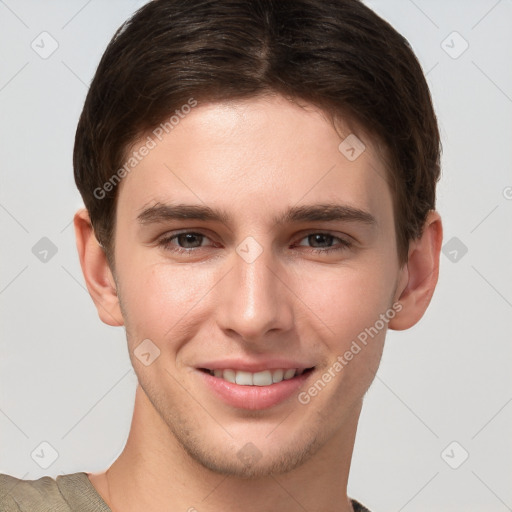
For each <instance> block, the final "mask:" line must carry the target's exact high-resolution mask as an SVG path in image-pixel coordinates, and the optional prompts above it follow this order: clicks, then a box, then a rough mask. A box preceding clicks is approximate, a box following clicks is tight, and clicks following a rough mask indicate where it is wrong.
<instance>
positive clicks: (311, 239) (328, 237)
mask: <svg viewBox="0 0 512 512" xmlns="http://www.w3.org/2000/svg"><path fill="white" fill-rule="evenodd" d="M301 240H307V241H308V243H310V244H312V245H313V247H312V250H311V252H313V253H315V254H322V253H323V254H325V253H329V252H334V251H343V250H346V249H348V248H350V247H351V246H352V242H350V241H348V240H347V239H345V238H340V237H338V236H335V235H332V234H330V233H310V234H308V235H307V236H305V237H304V238H302V239H301ZM335 241H337V242H338V244H337V245H334V246H333V245H331V244H332V243H333V242H335ZM316 244H319V245H320V247H318V246H316V247H315V245H316ZM299 246H301V247H303V244H299ZM322 246H323V248H322Z"/></svg>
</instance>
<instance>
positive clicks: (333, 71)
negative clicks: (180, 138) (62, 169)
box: [73, 0, 441, 264]
mask: <svg viewBox="0 0 512 512" xmlns="http://www.w3.org/2000/svg"><path fill="white" fill-rule="evenodd" d="M262 94H281V95H283V96H285V97H288V98H290V99H295V100H302V101H305V102H307V103H310V104H313V105H315V106H317V107H319V108H321V109H322V111H324V112H325V113H327V114H328V115H329V116H332V117H333V118H335V117H337V116H339V117H340V118H345V119H349V120H351V121H352V122H354V123H356V124H357V125H358V126H360V127H362V129H363V130H364V131H365V132H368V133H370V134H372V135H373V137H375V140H377V141H379V142H380V143H381V144H383V147H384V148H385V150H386V154H387V155H388V156H387V167H388V169H389V171H388V174H389V176H387V178H388V181H389V183H390V186H391V190H392V194H393V201H394V214H395V229H396V234H397V251H398V258H399V261H400V263H402V264H403V263H405V262H406V261H407V254H408V247H409V242H410V241H411V240H413V239H415V238H417V237H419V236H420V235H421V233H422V228H423V225H424V222H425V219H426V216H427V214H428V211H429V210H431V209H434V207H435V195H436V183H437V181H438V179H439V175H440V153H441V143H440V138H439V130H438V126H437V120H436V116H435V113H434V109H433V106H432V100H431V97H430V92H429V89H428V85H427V83H426V80H425V77H424V75H423V72H422V69H421V66H420V64H419V62H418V60H417V59H416V57H415V55H414V53H413V51H412V49H411V47H410V45H409V43H408V42H407V40H406V39H405V38H404V37H402V36H401V35H400V34H399V33H398V32H397V31H396V30H395V29H394V28H393V27H391V25H389V24H388V23H387V22H386V21H385V20H383V19H382V18H380V17H379V16H378V15H377V14H375V13H374V12H373V11H372V10H371V9H369V8H368V7H366V6H365V5H364V4H363V3H362V2H360V1H359V0H153V1H150V2H149V3H148V4H146V5H144V6H143V7H142V8H141V9H139V10H138V11H137V12H136V13H135V14H134V15H133V16H132V17H131V18H130V19H129V20H127V21H126V22H125V23H124V24H123V25H122V26H121V27H120V28H119V29H118V30H117V32H116V33H115V34H114V36H113V38H112V40H111V41H110V43H109V45H108V47H107V48H106V50H105V53H104V54H103V57H102V59H101V61H100V63H99V66H98V68H97V70H96V73H95V76H94V78H93V80H92V83H91V86H90V88H89V92H88V94H87V98H86V100H85V104H84V108H83V111H82V114H81V116H80V120H79V123H78V127H77V131H76V137H75V147H74V154H73V166H74V173H75V181H76V184H77V186H78V189H79V190H80V193H81V195H82V198H83V200H84V203H85V206H86V208H87V210H88V211H89V214H90V217H91V222H92V225H93V226H94V230H95V234H96V237H97V239H98V241H99V242H100V243H101V244H102V245H103V246H104V248H105V250H106V253H107V256H109V260H110V261H111V262H112V261H113V257H112V256H113V246H114V240H113V233H114V226H115V210H116V198H117V194H116V191H117V187H115V186H108V187H104V185H105V184H106V183H109V182H110V183H111V184H112V177H113V176H115V175H116V172H118V171H119V170H120V169H121V167H122V166H123V163H124V162H125V158H126V152H127V149H128V148H129V147H130V146H131V145H132V144H133V143H135V142H136V141H137V140H138V139H139V138H140V137H142V136H143V135H144V134H147V133H148V131H149V130H153V129H154V128H155V127H157V126H159V125H161V124H162V123H163V122H164V121H165V120H166V119H168V118H169V116H171V115H172V114H173V112H175V111H176V109H179V108H180V107H181V106H183V105H185V104H187V102H189V101H190V99H191V98H194V101H198V102H201V101H205V102H211V101H223V100H232V99H244V98H250V97H255V96H258V95H262ZM117 176H118V177H120V176H121V175H120V174H119V172H118V174H117ZM114 185H115V184H114ZM98 190H101V195H100V194H98V192H97V191H98ZM98 196H100V197H98Z"/></svg>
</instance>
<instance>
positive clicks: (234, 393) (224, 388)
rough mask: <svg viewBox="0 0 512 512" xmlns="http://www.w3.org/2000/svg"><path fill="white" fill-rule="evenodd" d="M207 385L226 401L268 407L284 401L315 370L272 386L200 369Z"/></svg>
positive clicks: (240, 406) (243, 407)
mask: <svg viewBox="0 0 512 512" xmlns="http://www.w3.org/2000/svg"><path fill="white" fill-rule="evenodd" d="M198 372H199V373H200V374H201V376H202V378H203V379H204V381H205V383H206V385H207V386H208V387H209V388H210V389H211V390H212V391H213V392H214V393H215V394H216V395H217V396H218V397H219V398H220V399H221V400H223V401H224V402H226V403H227V404H228V405H231V406H233V407H237V408H240V409H248V410H252V411H255V410H260V409H268V408H269V407H273V406H275V405H277V404H279V403H281V402H284V401H285V400H287V399H288V398H290V397H291V396H293V395H294V394H297V392H298V390H299V389H300V388H301V387H302V386H303V384H304V382H305V381H306V380H307V379H308V378H309V376H310V375H311V374H312V373H313V371H311V370H310V371H308V372H306V373H303V374H302V375H297V376H296V377H293V378H292V379H288V380H282V381H281V382H278V383H276V384H271V385H270V386H241V385H240V384H233V383H232V382H228V381H227V380H224V379H221V378H220V377H214V376H213V375H210V374H209V373H206V372H203V371H201V370H198Z"/></svg>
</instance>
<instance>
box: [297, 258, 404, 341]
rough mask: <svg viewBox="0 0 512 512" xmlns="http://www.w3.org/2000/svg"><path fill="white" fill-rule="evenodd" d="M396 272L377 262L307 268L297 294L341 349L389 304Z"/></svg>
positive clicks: (372, 322)
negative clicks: (352, 265) (315, 268)
mask: <svg viewBox="0 0 512 512" xmlns="http://www.w3.org/2000/svg"><path fill="white" fill-rule="evenodd" d="M394 279H395V275H394V274H393V272H392V269H387V268H383V267H382V266H381V267H380V268H379V265H378V264H377V262H372V264H368V265H366V266H364V267H360V266H358V267H357V268H356V267H353V268H349V267H340V268H337V269H334V268H330V269H326V268H324V269H322V270H321V271H316V272H308V280H307V282H305V281H302V284H301V286H300V292H299V294H300V297H301V299H302V301H303V303H304V304H305V306H307V308H309V309H310V310H311V312H312V313H313V315H314V316H316V317H317V318H318V321H317V322H316V323H317V324H318V325H319V328H320V329H322V331H321V332H325V338H324V339H325V340H329V341H328V343H329V344H332V345H333V348H335V347H337V348H339V349H342V348H343V347H344V346H345V345H346V344H347V343H348V344H350V341H351V340H353V339H355V338H357V336H358V335H359V333H360V332H362V331H364V329H366V328H369V327H371V326H373V325H374V324H375V322H376V321H377V320H378V319H379V318H380V317H379V315H380V314H381V313H385V311H386V310H387V309H388V308H389V307H390V306H391V304H390V302H389V300H390V297H391V295H392V292H393V290H394Z"/></svg>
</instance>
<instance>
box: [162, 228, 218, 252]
mask: <svg viewBox="0 0 512 512" xmlns="http://www.w3.org/2000/svg"><path fill="white" fill-rule="evenodd" d="M205 239H208V237H207V236H206V235H203V234H202V233H196V232H195V231H184V232H181V233H175V234H173V235H171V236H167V237H165V238H162V239H161V240H160V241H159V242H158V245H159V246H160V247H163V248H164V249H166V250H169V251H174V252H178V253H190V252H192V251H193V250H194V249H199V248H201V247H203V244H202V242H203V241H204V240H205Z"/></svg>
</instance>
